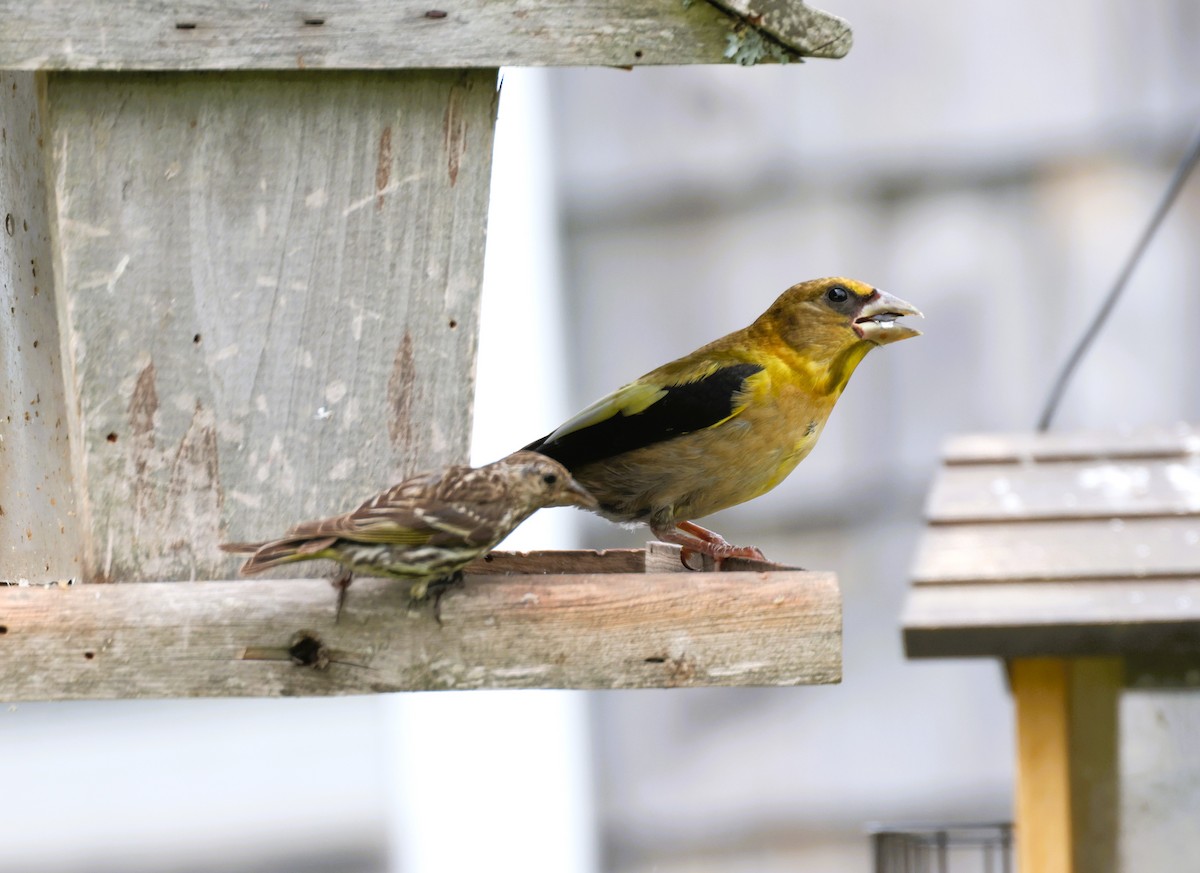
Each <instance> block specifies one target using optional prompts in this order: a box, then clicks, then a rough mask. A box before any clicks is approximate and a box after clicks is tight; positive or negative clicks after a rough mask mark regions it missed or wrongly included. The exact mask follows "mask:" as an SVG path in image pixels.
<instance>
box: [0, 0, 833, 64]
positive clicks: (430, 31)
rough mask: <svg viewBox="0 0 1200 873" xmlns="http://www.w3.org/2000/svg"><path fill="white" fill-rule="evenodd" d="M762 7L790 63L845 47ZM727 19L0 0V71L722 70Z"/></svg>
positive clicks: (631, 5) (415, 5)
mask: <svg viewBox="0 0 1200 873" xmlns="http://www.w3.org/2000/svg"><path fill="white" fill-rule="evenodd" d="M739 5H747V6H748V7H754V6H756V5H757V4H755V3H749V4H739ZM765 5H766V6H767V7H770V8H769V10H768V14H767V15H766V16H765V17H766V18H767V20H769V21H770V22H771V23H772V26H773V27H775V32H774V34H773V35H774V36H775V37H777V38H778V39H779V40H780V41H781V42H783V43H784V44H785V45H786V46H787V47H788V48H789V49H790V50H793V51H795V52H796V53H797V54H798V55H811V56H814V57H840V56H841V55H842V54H845V52H846V50H847V49H848V48H849V40H848V28H847V27H846V24H845V22H843V21H841V19H838V18H836V17H834V16H829V15H826V14H825V13H822V12H819V11H817V10H813V9H808V8H806V7H804V6H803V4H802V3H800V2H798V0H792V2H788V3H787V4H786V6H785V5H784V4H781V3H780V2H778V0H774V2H768V3H766V4H765ZM737 21H738V19H737V18H731V17H730V16H729V15H727V14H726V13H724V12H722V11H720V10H718V9H717V8H715V7H714V6H712V5H710V4H709V3H704V2H695V3H692V4H690V5H687V6H686V7H685V4H684V3H682V2H681V0H637V2H632V0H587V2H577V0H572V2H556V0H454V2H452V3H451V2H442V3H434V2H432V0H420V2H418V0H271V2H270V3H239V2H232V0H190V2H188V3H186V4H182V5H180V4H172V3H164V2H162V0H120V2H110V0H38V2H35V3H31V2H28V0H0V68H7V69H55V70H67V69H70V70H135V69H140V70H233V69H286V70H294V69H317V68H325V69H381V68H391V69H399V68H417V67H441V68H446V67H498V66H502V65H511V66H541V65H616V66H628V65H634V64H687V63H709V64H712V63H722V62H727V61H728V59H727V58H726V57H725V51H726V48H727V46H728V39H729V36H730V34H731V33H732V27H733V25H734V23H736V22H737Z"/></svg>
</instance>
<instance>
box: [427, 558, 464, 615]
mask: <svg viewBox="0 0 1200 873" xmlns="http://www.w3.org/2000/svg"><path fill="white" fill-rule="evenodd" d="M462 580H463V571H462V570H455V571H454V572H453V573H451V574H450V575H449V576H443V577H442V578H441V579H434V580H433V581H432V582H430V583H429V587H428V588H426V589H425V596H427V597H428V596H430V595H432V597H433V618H434V620H435V621H436V622H437V623H438V624H439V625H440V624H441V623H442V597H443V596H444V595H445V593H446V592H447V591H449V590H450V589H451V588H453V587H454V586H456V585H461V584H462Z"/></svg>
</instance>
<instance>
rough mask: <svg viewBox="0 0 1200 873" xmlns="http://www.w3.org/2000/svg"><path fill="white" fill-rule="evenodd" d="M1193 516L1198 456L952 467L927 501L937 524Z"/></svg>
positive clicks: (1198, 493)
mask: <svg viewBox="0 0 1200 873" xmlns="http://www.w3.org/2000/svg"><path fill="white" fill-rule="evenodd" d="M1172 515H1192V516H1194V517H1196V518H1197V519H1198V521H1200V455H1195V456H1191V457H1187V456H1180V457H1173V458H1159V459H1148V460H1139V461H1098V460H1094V459H1093V460H1087V461H1063V462H1060V463H1053V464H1015V465H1004V466H996V465H991V464H986V465H972V466H966V465H951V466H947V467H945V468H944V469H943V470H941V471H940V472H939V473H938V476H937V479H936V480H935V481H934V484H933V488H932V489H931V491H930V493H929V499H928V502H927V504H926V517H927V518H928V519H929V520H930V521H931V522H935V523H939V524H941V523H949V522H979V521H995V522H1010V521H1017V520H1026V521H1033V520H1059V519H1062V520H1066V519H1085V518H1104V519H1108V518H1122V519H1126V518H1137V517H1153V516H1172Z"/></svg>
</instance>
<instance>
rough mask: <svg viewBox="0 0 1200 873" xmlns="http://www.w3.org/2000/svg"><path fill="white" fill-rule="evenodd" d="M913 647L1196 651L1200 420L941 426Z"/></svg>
mask: <svg viewBox="0 0 1200 873" xmlns="http://www.w3.org/2000/svg"><path fill="white" fill-rule="evenodd" d="M927 516H928V520H929V527H928V529H927V530H926V532H925V534H924V536H923V537H922V541H921V545H920V549H919V552H918V556H917V559H916V565H915V567H914V570H913V587H912V590H911V591H910V593H909V598H908V602H907V605H906V608H905V611H904V617H903V626H904V643H905V648H906V651H907V652H908V654H909V656H910V657H978V656H999V657H1025V656H1031V655H1112V654H1124V653H1148V652H1158V653H1200V430H1197V429H1194V428H1192V427H1189V426H1186V425H1181V426H1178V427H1173V428H1152V429H1145V430H1141V431H1137V432H1132V433H1129V434H1127V435H1119V436H1114V435H1112V434H1074V435H1047V436H1035V435H1029V434H1021V435H1013V436H1010V437H1004V436H969V437H960V438H956V439H954V440H952V441H951V442H950V443H949V444H948V446H947V448H946V452H945V466H944V467H943V468H942V470H941V471H940V472H939V474H938V478H937V480H936V481H935V483H934V485H933V488H932V490H931V493H930V497H929V502H928V505H927Z"/></svg>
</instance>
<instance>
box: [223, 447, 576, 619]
mask: <svg viewBox="0 0 1200 873" xmlns="http://www.w3.org/2000/svg"><path fill="white" fill-rule="evenodd" d="M547 506H580V507H583V508H584V509H595V508H596V499H595V498H594V497H592V496H591V495H590V494H589V493H588V492H587V491H586V490H584V488H583V487H582V486H581V485H580V484H579V483H578V482H576V481H575V480H574V479H573V478H572V477H571V474H570V473H568V472H567V471H566V469H565V468H564V467H563V466H562V465H561V464H559V463H558V462H557V461H554V460H552V459H550V458H547V457H546V456H545V455H540V454H537V453H535V452H516V453H514V454H512V455H509V456H508V457H506V458H502V459H501V460H499V461H496V462H495V463H492V464H488V465H486V466H484V467H467V466H452V467H447V468H445V469H444V470H440V471H435V472H430V473H422V474H418V475H416V476H413V477H412V478H410V479H405V480H404V481H403V482H401V483H400V484H399V485H395V486H393V487H391V488H389V489H388V490H387V491H384V492H383V493H381V494H378V495H376V496H375V497H372V498H371V499H370V500H368V501H367V502H366V503H364V504H363V505H362V506H360V507H359V508H358V509H356V510H354V511H353V512H348V513H346V514H345V515H339V516H335V517H334V518H325V519H321V520H319V521H306V522H304V523H303V524H298V525H296V526H295V527H294V528H292V529H291V530H290V531H288V533H287V534H286V535H285V536H283V537H280V538H279V539H277V540H270V541H268V542H264V543H224V544H223V545H222V546H221V549H222V550H224V551H226V552H234V553H238V554H250V553H252V557H251V558H250V559H249V560H248V561H246V563H245V564H243V565H242V573H244V574H246V575H250V574H252V573H258V572H260V571H262V570H266V569H268V568H270V567H278V566H279V565H281V564H290V563H292V562H295V561H312V560H317V559H319V558H328V559H330V560H332V561H337V562H338V563H339V564H342V565H343V569H342V571H341V573H340V574H339V575H338V576H337V577H335V578H334V579H333V585H334V587H335V588H337V589H338V607H337V608H338V614H339V615H340V614H341V608H342V602H343V601H344V599H345V594H346V589H347V588H348V587H349V585H350V582H351V580H352V579H353V577H354V574H355V573H361V574H363V575H365V576H384V577H387V578H391V579H403V580H406V581H408V582H411V583H412V587H411V588H410V590H409V594H410V596H411V597H412V599H413V600H421V599H423V598H424V597H425V596H426V595H427V594H428V592H429V589H430V587H431V586H434V587H439V588H440V587H444V585H448V584H452V583H453V582H454V581H455V580H456V578H457V577H458V575H459V572H460V571H461V570H462V568H463V567H465V566H466V565H467V564H469V563H470V562H471V561H473V560H474V559H475V558H477V557H479V556H480V555H482V554H484V553H485V552H487V551H489V550H490V549H492V548H493V547H494V546H495V545H496V544H497V543H499V542H500V541H501V540H502V539H504V538H505V537H506V536H508V535H509V534H510V533H512V531H513V530H514V529H515V528H516V527H517V525H519V524H520V523H521V522H523V521H524V520H525V519H527V518H528V517H529V516H531V515H533V513H534V512H536V511H537V510H539V509H542V508H543V507H547Z"/></svg>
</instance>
